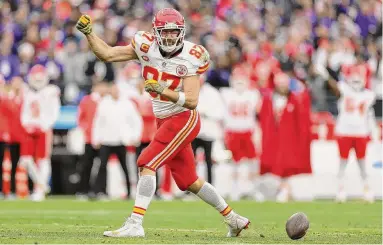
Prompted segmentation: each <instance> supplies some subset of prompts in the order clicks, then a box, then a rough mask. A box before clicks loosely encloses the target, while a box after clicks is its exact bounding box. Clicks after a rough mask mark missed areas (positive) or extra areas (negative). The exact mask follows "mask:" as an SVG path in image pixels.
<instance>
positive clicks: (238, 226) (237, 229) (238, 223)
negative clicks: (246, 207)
mask: <svg viewBox="0 0 383 245" xmlns="http://www.w3.org/2000/svg"><path fill="white" fill-rule="evenodd" d="M232 212H233V214H232V215H230V218H225V220H224V221H225V223H226V224H227V227H228V228H229V232H228V233H227V237H237V236H239V234H240V233H241V231H242V230H246V229H247V228H249V225H250V221H249V219H247V218H245V217H242V216H240V215H239V214H236V213H234V211H232Z"/></svg>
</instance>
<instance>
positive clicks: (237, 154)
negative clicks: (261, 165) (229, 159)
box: [221, 88, 261, 162]
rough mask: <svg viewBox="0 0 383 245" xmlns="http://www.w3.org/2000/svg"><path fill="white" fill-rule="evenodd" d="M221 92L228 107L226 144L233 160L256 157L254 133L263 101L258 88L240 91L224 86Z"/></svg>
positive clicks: (225, 121)
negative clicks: (258, 108) (258, 111)
mask: <svg viewBox="0 0 383 245" xmlns="http://www.w3.org/2000/svg"><path fill="white" fill-rule="evenodd" d="M221 94H222V98H223V100H224V104H225V107H226V110H225V111H226V113H225V117H224V123H225V130H226V137H225V138H226V145H227V147H228V149H229V150H230V151H231V152H232V154H233V160H234V161H235V162H239V161H241V160H242V159H243V158H247V159H254V158H256V151H255V146H254V142H253V140H252V135H253V131H254V128H255V124H256V114H257V107H258V106H259V104H260V101H261V97H260V94H259V92H258V90H244V91H243V92H238V91H237V90H236V89H234V88H223V89H221Z"/></svg>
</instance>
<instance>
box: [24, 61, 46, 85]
mask: <svg viewBox="0 0 383 245" xmlns="http://www.w3.org/2000/svg"><path fill="white" fill-rule="evenodd" d="M48 83H49V76H48V72H47V71H46V69H45V67H44V66H42V65H35V66H33V67H32V69H31V70H30V71H29V74H28V84H29V86H31V87H32V88H34V89H36V90H39V89H42V88H43V87H45V86H46V85H48Z"/></svg>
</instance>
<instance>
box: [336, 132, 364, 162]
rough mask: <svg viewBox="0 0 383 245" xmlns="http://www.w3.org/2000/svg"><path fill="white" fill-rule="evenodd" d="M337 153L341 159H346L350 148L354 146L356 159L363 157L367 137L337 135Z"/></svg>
mask: <svg viewBox="0 0 383 245" xmlns="http://www.w3.org/2000/svg"><path fill="white" fill-rule="evenodd" d="M337 141H338V148H339V155H340V158H342V159H348V156H349V154H350V150H351V149H352V148H354V150H355V153H356V158H357V159H363V158H364V157H365V156H366V149H367V143H368V137H347V136H344V137H343V136H340V137H337Z"/></svg>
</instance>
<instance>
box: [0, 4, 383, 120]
mask: <svg viewBox="0 0 383 245" xmlns="http://www.w3.org/2000/svg"><path fill="white" fill-rule="evenodd" d="M164 7H175V8H177V9H179V10H180V11H181V13H182V14H183V15H184V16H185V18H186V23H187V24H188V26H187V28H186V37H185V38H186V39H187V40H191V41H194V42H197V43H199V42H200V43H201V44H202V45H204V46H205V47H206V48H207V50H208V51H209V53H210V55H211V60H212V62H211V67H210V70H209V71H208V74H207V82H208V83H210V84H212V85H213V86H214V87H217V88H219V87H227V86H229V79H230V76H231V75H232V73H233V71H235V69H236V68H237V67H241V68H244V67H245V68H244V69H248V70H249V72H250V73H251V76H252V80H253V84H252V85H251V86H253V87H261V88H262V87H267V88H270V89H273V79H272V77H273V75H274V74H275V73H276V72H278V70H279V68H280V69H282V70H284V71H287V70H289V71H293V73H294V74H290V75H294V76H295V77H296V78H298V79H301V80H307V79H306V78H309V81H308V83H309V84H310V86H312V88H313V89H314V90H313V91H315V93H314V94H313V95H315V99H314V100H313V107H314V109H317V110H330V111H331V112H332V113H333V114H336V113H337V110H336V98H335V97H334V96H333V95H332V94H331V92H330V90H329V89H328V88H327V87H326V85H325V84H327V83H326V82H325V81H326V79H327V78H326V77H323V72H319V73H322V74H319V73H318V71H317V68H318V64H321V65H322V67H323V68H331V70H332V71H334V73H332V72H330V73H331V74H332V75H335V74H336V75H341V74H340V73H339V67H342V66H343V65H349V64H353V63H354V62H355V60H356V57H355V56H354V54H353V53H354V52H355V51H357V52H361V53H367V54H368V55H367V56H366V57H368V60H365V61H366V62H367V63H368V64H369V65H370V66H372V67H375V68H372V69H371V79H372V80H374V81H378V80H377V79H376V73H378V72H379V69H376V67H377V64H379V62H377V61H376V60H380V58H377V57H378V56H379V57H380V55H379V52H380V51H379V50H380V49H381V47H380V46H381V35H382V33H381V26H382V24H381V23H382V14H381V11H379V10H380V9H381V2H380V1H374V0H366V1H361V0H339V1H327V0H318V1H306V0H289V1H280V0H275V1H272V0H268V1H260V0H257V1H249V0H236V1H233V0H219V1H216V2H214V3H212V2H209V1H194V0H188V1H173V0H165V1H144V2H141V1H123V0H118V1H90V0H83V1H59V2H56V5H55V8H53V5H52V3H51V1H48V0H47V1H43V0H41V1H40V0H39V1H32V2H27V1H21V2H20V1H7V2H4V3H3V4H2V8H1V17H0V18H1V19H0V20H1V22H0V31H1V33H2V35H1V44H2V46H1V48H0V49H1V52H0V54H1V55H0V70H1V73H2V74H3V75H4V77H5V78H6V80H7V81H9V80H10V79H11V78H12V77H13V76H16V75H19V73H20V75H21V76H24V75H25V74H26V72H27V69H28V67H29V66H30V65H33V63H35V62H38V63H43V64H46V63H48V61H50V62H49V63H50V65H48V66H49V70H50V73H51V75H52V82H54V83H55V84H57V85H59V87H60V88H61V89H62V90H63V91H65V92H64V93H63V96H64V97H65V98H64V99H63V102H65V103H70V104H77V103H79V98H81V96H82V94H84V93H88V92H89V90H90V87H91V84H92V83H93V82H96V81H102V80H106V81H109V82H111V81H114V80H115V78H116V77H117V74H118V71H117V70H116V69H118V68H119V67H123V66H124V64H113V65H112V64H107V63H106V64H105V63H103V62H100V61H99V60H98V59H97V58H96V57H95V56H94V55H93V54H92V53H88V47H87V43H86V42H85V41H84V39H83V36H82V35H79V33H78V32H77V31H76V30H75V28H73V27H74V24H75V22H76V20H77V18H78V17H79V16H80V14H82V13H87V14H90V15H91V16H92V19H93V20H94V31H95V32H97V33H98V34H99V35H100V37H101V38H102V39H103V40H105V41H106V43H108V44H110V45H116V44H117V45H127V44H129V43H130V40H131V38H132V36H133V35H134V34H135V32H136V31H137V30H145V31H150V30H151V20H152V14H153V13H154V12H155V11H157V10H158V9H159V8H164ZM25 43H29V44H30V45H32V47H33V49H31V46H30V45H27V46H25V45H24V46H23V48H21V47H20V46H22V45H23V44H25ZM326 43H327V44H328V48H326V47H325V46H326ZM32 50H34V51H32ZM324 50H326V52H324ZM32 53H34V55H32V56H33V58H31V57H30V56H31V54H32ZM52 53H54V54H52ZM18 57H19V58H18ZM19 62H20V69H19V65H17V64H18V63H19ZM311 63H313V66H311ZM61 65H62V66H61ZM246 67H247V68H246ZM312 68H313V69H312ZM322 70H323V69H322ZM62 73H64V74H62ZM331 78H333V79H337V78H336V77H333V76H331ZM375 91H376V92H378V91H379V90H378V89H376V90H375ZM378 102H379V100H378Z"/></svg>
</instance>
